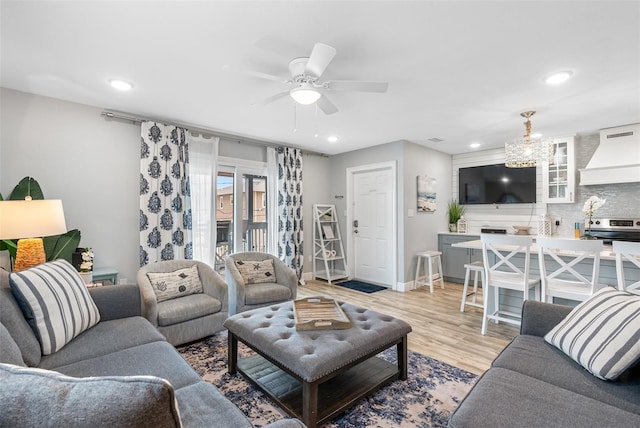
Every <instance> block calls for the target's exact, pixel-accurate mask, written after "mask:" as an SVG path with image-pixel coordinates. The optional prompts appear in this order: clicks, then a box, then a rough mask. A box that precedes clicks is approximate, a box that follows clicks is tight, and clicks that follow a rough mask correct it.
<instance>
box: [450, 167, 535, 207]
mask: <svg viewBox="0 0 640 428" xmlns="http://www.w3.org/2000/svg"><path fill="white" fill-rule="evenodd" d="M458 185H459V188H458V190H459V193H458V195H459V199H460V201H459V202H460V203H461V204H464V205H470V204H527V203H533V202H535V201H536V168H535V167H531V168H507V167H505V166H504V164H503V163H501V164H495V165H483V166H474V167H470V168H460V170H459V174H458Z"/></svg>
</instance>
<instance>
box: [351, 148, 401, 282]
mask: <svg viewBox="0 0 640 428" xmlns="http://www.w3.org/2000/svg"><path fill="white" fill-rule="evenodd" d="M385 169H388V170H391V176H392V181H393V182H392V183H391V189H392V195H391V200H392V202H393V203H392V207H391V235H392V236H391V246H392V257H391V259H392V268H391V271H392V283H391V284H383V285H388V286H390V287H391V289H392V290H397V289H398V283H397V282H396V281H397V278H398V176H397V166H396V161H389V162H380V163H373V164H368V165H360V166H354V167H351V168H347V170H346V174H347V201H346V209H347V223H346V225H345V232H346V235H347V260H348V261H349V263H350V264H352V265H353V266H352V269H349V279H353V273H354V271H355V264H353V260H354V245H353V234H352V233H349V232H348V231H349V228H350V227H351V225H352V224H353V200H354V196H353V176H354V175H355V174H357V173H360V172H369V171H378V170H385Z"/></svg>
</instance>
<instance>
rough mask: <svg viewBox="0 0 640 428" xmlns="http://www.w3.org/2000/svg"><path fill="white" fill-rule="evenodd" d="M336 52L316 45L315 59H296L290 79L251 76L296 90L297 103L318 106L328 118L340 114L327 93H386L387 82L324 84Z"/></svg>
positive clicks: (293, 94) (271, 99) (274, 97)
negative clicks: (279, 83)
mask: <svg viewBox="0 0 640 428" xmlns="http://www.w3.org/2000/svg"><path fill="white" fill-rule="evenodd" d="M335 55H336V49H335V48H333V47H331V46H329V45H326V44H324V43H316V44H315V45H314V46H313V50H312V51H311V55H309V57H308V58H295V59H293V60H291V61H290V62H289V73H290V74H291V78H290V79H286V78H281V77H278V76H272V75H270V74H267V73H262V72H251V73H249V74H251V75H253V76H255V77H259V78H263V79H267V80H272V81H279V82H281V83H284V84H287V85H292V86H294V87H293V88H292V89H291V90H289V91H288V93H289V95H290V96H291V98H293V99H294V101H295V102H297V103H298V104H302V105H310V104H313V103H316V106H317V107H318V108H319V109H320V110H322V112H323V113H324V114H326V115H330V114H333V113H336V112H337V111H338V108H337V107H336V106H335V104H333V102H332V101H331V100H330V99H329V98H328V97H327V96H326V94H325V92H330V91H358V92H377V93H381V92H386V91H387V88H388V86H389V85H388V83H387V82H361V81H351V80H349V81H329V80H327V81H323V82H320V77H321V76H322V74H323V73H324V71H325V70H326V68H327V66H328V65H329V64H330V63H331V61H333V57H334V56H335ZM286 94H287V91H284V92H281V93H278V94H275V95H272V96H271V97H268V98H266V99H265V100H264V101H263V102H262V104H268V103H271V102H274V101H276V100H278V99H280V98H282V97H283V96H286Z"/></svg>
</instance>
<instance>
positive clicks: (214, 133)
mask: <svg viewBox="0 0 640 428" xmlns="http://www.w3.org/2000/svg"><path fill="white" fill-rule="evenodd" d="M101 114H102V116H104V117H106V118H108V119H118V120H126V121H129V122H132V123H134V124H135V123H142V122H161V123H163V124H165V125H173V126H179V127H181V128H186V129H188V130H189V131H191V132H196V133H200V134H203V135H208V136H211V137H220V138H225V139H227V140H231V141H235V142H238V143H245V144H251V145H254V146H262V147H275V148H278V147H291V148H294V149H299V150H302V152H303V153H306V154H310V155H318V156H324V157H327V155H326V154H324V153H320V152H315V151H313V150H308V149H303V148H302V147H296V146H291V145H285V144H278V143H276V142H270V141H261V140H255V139H253V138H245V137H238V136H237V135H232V134H226V133H224V132H219V131H215V130H213V129H208V128H200V127H195V126H191V125H185V124H182V123H176V122H172V121H167V120H164V119H151V118H147V117H139V116H133V115H130V114H126V113H119V112H113V111H108V110H105V111H103V112H102V113H101Z"/></svg>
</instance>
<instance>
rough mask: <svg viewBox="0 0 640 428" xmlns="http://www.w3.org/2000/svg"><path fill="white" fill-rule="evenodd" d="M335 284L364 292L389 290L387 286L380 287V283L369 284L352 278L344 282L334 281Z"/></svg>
mask: <svg viewBox="0 0 640 428" xmlns="http://www.w3.org/2000/svg"><path fill="white" fill-rule="evenodd" d="M333 284H334V285H339V286H340V287H344V288H349V289H351V290H357V291H362V292H363V293H368V294H371V293H375V292H376V291H382V290H387V288H385V287H380V286H379V285H375V284H369V283H368V282H363V281H357V280H355V279H354V280H350V281H344V282H334V283H333Z"/></svg>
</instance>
